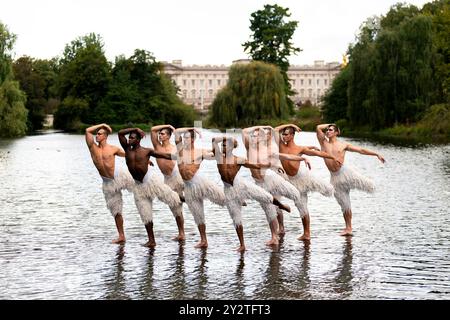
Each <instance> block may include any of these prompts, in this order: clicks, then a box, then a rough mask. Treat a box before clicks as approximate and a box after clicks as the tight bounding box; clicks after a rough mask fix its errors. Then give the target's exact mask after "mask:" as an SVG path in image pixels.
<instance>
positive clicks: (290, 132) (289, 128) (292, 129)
mask: <svg viewBox="0 0 450 320" xmlns="http://www.w3.org/2000/svg"><path fill="white" fill-rule="evenodd" d="M286 131H288V132H289V134H294V133H295V129H294V127H286V128H284V130H283V133H284V132H286Z"/></svg>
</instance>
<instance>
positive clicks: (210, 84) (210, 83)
mask: <svg viewBox="0 0 450 320" xmlns="http://www.w3.org/2000/svg"><path fill="white" fill-rule="evenodd" d="M208 82H209V86H210V87H212V80H211V79H210V80H208Z"/></svg>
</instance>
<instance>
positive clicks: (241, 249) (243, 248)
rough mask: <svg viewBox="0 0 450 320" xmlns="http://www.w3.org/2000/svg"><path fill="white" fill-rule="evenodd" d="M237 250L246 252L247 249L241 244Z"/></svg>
mask: <svg viewBox="0 0 450 320" xmlns="http://www.w3.org/2000/svg"><path fill="white" fill-rule="evenodd" d="M236 251H237V252H244V251H245V246H239V247H238V248H237V249H236Z"/></svg>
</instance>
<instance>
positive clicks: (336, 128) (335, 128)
mask: <svg viewBox="0 0 450 320" xmlns="http://www.w3.org/2000/svg"><path fill="white" fill-rule="evenodd" d="M330 127H332V128H333V129H334V131H336V132H337V134H338V135H340V134H341V130H339V127H338V126H337V125H336V124H335V123H331V124H330V125H329V126H328V128H330Z"/></svg>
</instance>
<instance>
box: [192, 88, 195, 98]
mask: <svg viewBox="0 0 450 320" xmlns="http://www.w3.org/2000/svg"><path fill="white" fill-rule="evenodd" d="M191 98H192V99H195V90H192V91H191Z"/></svg>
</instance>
